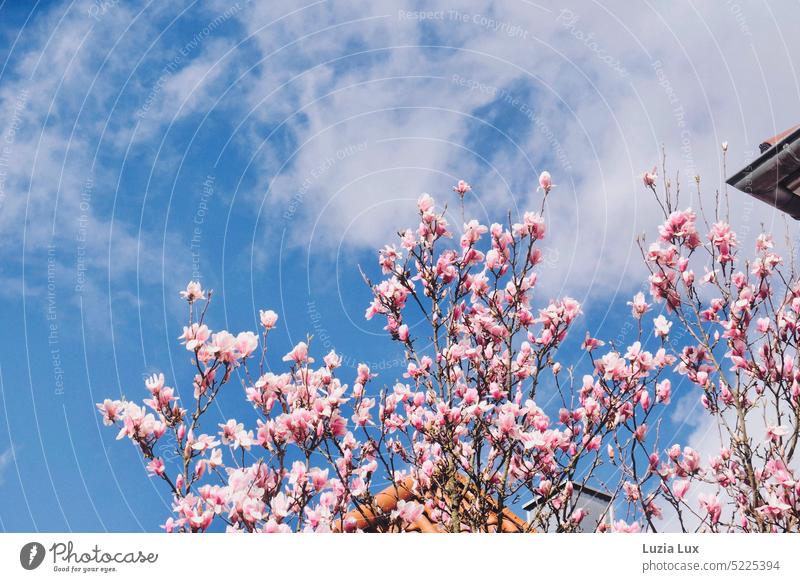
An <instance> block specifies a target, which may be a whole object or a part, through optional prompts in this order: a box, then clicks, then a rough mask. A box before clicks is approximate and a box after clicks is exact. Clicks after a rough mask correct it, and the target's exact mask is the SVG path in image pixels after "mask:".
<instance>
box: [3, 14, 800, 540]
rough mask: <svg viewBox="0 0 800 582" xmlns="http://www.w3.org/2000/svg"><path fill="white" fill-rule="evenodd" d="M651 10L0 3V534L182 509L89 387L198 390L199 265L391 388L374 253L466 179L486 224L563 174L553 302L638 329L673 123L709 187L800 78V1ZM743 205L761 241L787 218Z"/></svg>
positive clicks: (549, 286) (132, 522)
mask: <svg viewBox="0 0 800 582" xmlns="http://www.w3.org/2000/svg"><path fill="white" fill-rule="evenodd" d="M630 4H631V3H629V2H622V1H619V2H608V3H602V4H601V3H593V4H589V3H585V2H584V3H579V2H575V3H569V2H565V3H559V4H557V5H551V4H550V3H539V4H537V3H533V2H527V1H523V0H518V1H505V2H497V3H495V2H488V1H479V0H467V1H464V2H458V3H450V4H448V3H438V4H437V3H430V2H426V3H425V10H428V11H433V13H432V14H429V15H428V17H427V18H425V19H423V18H421V16H420V14H419V13H418V11H419V10H421V8H420V7H419V6H415V4H414V3H413V2H407V3H402V2H401V3H397V2H383V1H377V2H366V1H364V2H359V1H354V2H347V3H334V2H332V1H324V0H320V1H317V2H310V1H309V2H297V3H295V2H280V3H278V2H263V3H261V2H259V3H257V2H245V1H243V0H240V1H239V2H238V4H237V3H223V2H213V1H212V2H186V3H181V2H175V3H156V2H149V3H137V2H114V1H111V0H105V1H102V0H95V1H75V2H36V3H33V2H32V3H28V2H14V1H8V0H7V1H5V2H2V0H0V63H2V65H0V131H2V134H0V178H2V182H0V187H1V189H0V243H1V244H0V255H2V256H1V257H0V269H1V270H0V277H2V284H1V285H0V318H1V319H0V321H2V323H3V333H2V335H0V343H1V345H0V380H2V384H0V387H1V388H2V390H0V411H2V413H0V497H1V498H2V499H3V501H2V503H0V529H2V530H4V531H20V530H22V531H26V530H73V531H84V530H89V531H103V530H109V531H140V530H145V531H149V530H154V529H156V528H157V525H158V524H159V523H161V522H162V521H163V518H164V516H165V515H166V513H167V503H168V500H167V499H166V498H165V497H164V492H163V491H162V490H161V489H160V488H158V487H156V485H157V484H156V483H154V482H153V481H152V480H150V479H148V477H147V476H146V475H145V472H144V470H143V468H142V467H141V463H139V462H138V460H137V459H138V455H137V453H136V451H135V450H134V449H133V447H130V446H128V445H126V444H125V443H118V442H116V441H114V440H113V439H114V433H113V431H110V430H107V429H104V427H102V425H101V424H100V422H99V418H98V416H97V414H96V412H95V410H94V403H95V402H97V401H100V400H102V399H103V398H104V397H106V396H114V395H119V394H124V395H126V396H129V397H135V398H139V397H140V396H141V395H142V393H143V392H142V378H143V377H144V376H145V375H148V374H150V373H152V372H154V371H164V372H165V374H166V375H167V377H168V378H169V381H170V382H171V383H172V384H174V385H176V386H178V388H179V389H180V388H182V387H185V386H187V383H188V382H189V381H190V375H189V374H190V369H189V368H188V366H186V365H185V359H186V353H185V351H184V350H183V349H182V348H181V347H180V346H179V345H178V343H177V341H176V336H177V335H178V332H179V330H180V325H182V322H183V319H182V318H183V316H184V306H183V305H182V304H181V303H180V301H179V300H178V296H177V292H178V290H179V289H180V288H181V287H182V286H183V285H185V282H186V281H188V280H189V279H190V278H192V277H193V276H199V278H200V279H201V281H202V282H203V285H204V286H206V287H209V288H213V289H214V290H215V291H216V295H217V297H216V300H215V306H214V308H213V315H212V323H213V326H212V327H214V328H216V329H220V328H229V329H231V330H233V331H239V330H244V329H252V328H254V327H255V324H256V314H257V312H258V309H259V308H271V309H275V310H276V311H278V312H279V313H280V315H281V326H280V327H279V330H278V332H277V333H276V334H275V335H274V340H273V344H272V345H271V346H270V350H271V353H272V354H273V358H274V359H273V363H277V362H276V361H275V360H277V358H276V356H279V355H281V354H283V353H285V351H287V349H288V347H289V346H290V345H291V344H292V343H294V342H296V341H299V340H300V339H304V338H305V336H306V334H307V333H311V334H314V335H315V336H316V338H317V339H316V342H317V345H316V348H317V349H320V350H322V349H324V351H327V350H328V349H330V348H331V347H335V348H336V349H337V350H338V351H340V352H342V353H343V354H345V356H347V358H346V361H349V362H355V361H357V360H362V361H367V362H370V363H372V364H373V367H374V368H377V369H378V371H381V372H382V376H381V378H382V379H383V380H384V381H386V382H392V381H393V380H394V379H395V378H396V377H397V376H399V373H400V372H399V371H398V369H397V367H396V360H397V358H398V356H399V355H400V354H399V353H397V352H396V350H395V348H393V347H392V345H391V344H390V343H389V342H388V341H386V340H385V339H384V338H383V336H382V334H381V332H380V327H381V326H380V324H379V323H378V322H365V321H364V320H363V310H364V308H365V306H366V304H367V303H368V299H369V294H368V291H367V290H366V289H365V288H364V286H363V284H362V283H361V281H360V277H359V275H358V270H357V266H358V265H364V266H366V267H368V268H370V269H373V271H372V272H373V274H375V271H374V268H373V257H374V254H373V253H372V250H371V249H373V248H377V247H378V246H381V245H382V244H384V243H385V242H387V241H389V240H390V239H391V236H392V233H393V232H395V231H396V230H397V229H399V228H401V227H405V226H407V225H410V224H411V222H412V220H413V201H414V200H415V199H416V198H417V197H418V195H419V194H420V193H421V192H424V191H427V192H430V193H431V194H432V195H434V196H435V197H437V198H439V199H441V200H442V201H446V202H449V203H451V204H452V203H453V202H454V200H453V199H452V194H451V193H450V187H451V186H452V184H453V183H455V181H456V180H457V179H459V178H464V179H466V180H468V181H469V182H471V183H472V185H473V188H474V196H473V197H472V198H471V199H470V200H469V203H468V212H469V213H470V214H472V215H474V216H476V217H478V218H480V219H481V220H483V221H487V222H491V221H495V220H499V219H500V218H501V217H502V216H503V215H504V214H505V213H506V211H507V209H517V210H525V209H527V208H529V207H532V206H533V205H535V204H536V203H537V200H536V199H535V193H534V191H535V186H536V184H535V177H536V176H537V175H538V173H539V172H540V171H541V170H543V169H549V170H550V172H551V173H552V174H553V176H554V181H555V183H556V184H558V187H557V188H556V190H554V194H553V197H552V203H551V204H550V207H549V210H548V222H549V225H550V232H551V233H552V236H551V237H550V238H549V239H548V242H547V261H546V264H545V266H544V269H543V271H544V272H543V274H542V276H541V280H542V285H543V287H542V294H543V295H544V294H546V295H547V296H550V297H555V296H558V295H563V294H571V295H573V296H575V297H577V298H579V299H580V300H581V301H582V302H583V303H584V311H585V313H586V315H585V317H584V319H583V322H582V325H583V326H584V327H585V328H586V329H590V330H592V331H593V332H595V333H597V334H598V335H600V336H602V337H606V338H609V337H610V338H616V337H618V336H623V337H624V336H625V335H626V333H629V332H628V331H626V330H627V328H626V327H625V317H626V314H627V307H626V305H625V303H626V301H628V300H629V299H630V297H631V296H632V295H633V293H634V292H635V291H636V290H638V287H639V286H640V281H641V277H642V274H643V271H642V268H641V265H640V259H639V255H638V249H637V247H636V246H635V244H634V237H635V235H636V234H638V233H641V232H648V233H650V234H651V235H652V233H653V232H654V227H655V220H656V218H655V217H656V208H655V205H654V204H653V203H652V202H651V200H650V199H649V198H648V197H647V196H646V194H645V193H644V192H643V188H642V187H641V185H640V179H639V176H640V175H641V173H642V171H643V170H645V169H649V168H650V167H652V166H653V165H654V163H655V162H656V161H657V160H658V159H659V155H660V150H661V147H662V144H663V146H664V147H665V149H666V151H667V154H668V156H669V160H670V165H671V167H672V169H673V171H680V172H681V175H682V177H683V178H682V179H683V181H688V179H687V177H688V176H693V175H694V174H696V173H700V174H701V175H702V176H703V186H704V191H705V192H707V194H708V195H711V193H712V192H713V189H714V188H715V187H716V185H717V184H719V183H720V182H721V180H720V178H721V176H722V173H723V169H722V161H721V157H720V146H719V144H720V143H721V142H722V141H728V142H729V143H730V151H729V159H728V164H729V168H732V169H738V168H739V167H740V166H741V165H743V164H744V163H745V161H747V160H748V159H751V158H752V157H753V156H754V155H755V152H756V151H757V147H758V144H759V143H760V142H761V141H762V140H763V139H764V138H766V137H768V136H771V135H774V134H776V133H778V132H780V131H782V130H783V129H785V128H787V127H789V126H791V125H793V124H794V123H796V122H797V118H796V117H794V115H796V114H795V112H796V111H797V100H798V96H800V83H798V78H797V71H796V70H795V66H794V62H793V61H792V58H791V56H792V55H795V54H800V53H799V52H798V51H799V50H800V46H798V45H799V44H800V39H798V38H797V35H795V34H794V30H793V29H792V23H794V22H797V17H798V14H797V11H798V7H796V6H795V7H789V6H788V5H786V4H782V5H781V6H780V7H777V6H775V5H770V4H768V3H767V2H766V1H765V2H763V3H755V4H752V3H747V4H746V5H745V3H744V2H742V3H737V2H724V3H720V2H711V1H700V2H674V3H670V5H669V7H666V6H662V5H660V4H659V5H656V4H655V3H653V4H650V3H647V2H643V3H636V4H640V5H638V6H636V7H631V6H630ZM694 198H695V196H694V195H691V194H689V193H687V194H686V202H687V204H695V205H696V200H694ZM734 200H735V201H736V202H735V204H734V216H733V222H734V224H735V226H737V227H738V229H739V231H740V238H742V239H743V240H744V243H745V244H748V243H749V242H750V241H752V240H753V239H754V237H755V236H756V235H757V234H758V230H759V229H758V225H759V224H760V223H762V222H763V223H764V224H766V225H767V228H771V229H779V230H781V231H782V229H783V228H784V223H783V219H782V217H781V216H780V215H777V214H775V213H773V212H772V211H771V210H769V209H767V208H764V207H762V206H756V205H755V204H753V203H752V202H751V201H749V200H745V199H744V198H742V197H734ZM796 231H797V229H796V227H795V226H793V225H791V226H790V235H791V236H792V237H794V236H796ZM598 328H599V329H600V331H599V332H598V331H597V330H598ZM578 331H579V333H580V334H581V335H582V333H583V329H579V330H578ZM382 368H383V369H382ZM688 392H689V390H688V388H687V389H686V390H685V391H684V393H680V392H679V393H678V395H679V397H680V398H684V399H685V402H683V403H682V404H681V406H680V408H679V410H681V411H686V410H689V409H690V407H692V406H694V405H695V402H696V398H697V395H696V394H690V393H688ZM242 400H243V399H242V398H241V395H240V394H238V393H235V392H232V393H230V394H226V395H224V397H223V398H222V400H221V402H220V408H219V410H218V415H219V420H225V419H227V418H228V417H232V416H236V417H242V418H248V416H247V410H248V409H247V407H246V406H245V405H244V404H243V402H242ZM681 416H683V417H685V416H686V415H678V417H681ZM668 422H669V426H670V427H671V429H672V430H673V431H677V432H681V433H682V434H683V435H684V436H686V437H687V438H689V439H694V441H693V442H695V444H697V445H698V446H700V445H702V444H703V442H704V439H705V433H704V432H703V427H702V426H695V425H692V424H689V425H682V424H681V422H678V421H674V420H673V419H668Z"/></svg>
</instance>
